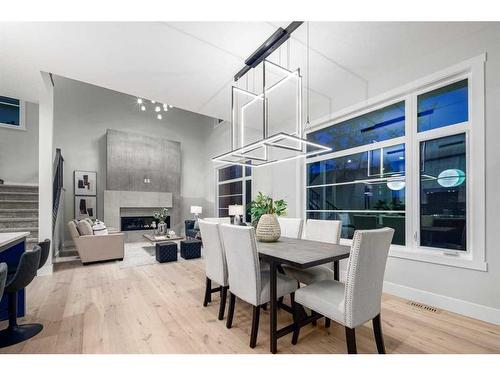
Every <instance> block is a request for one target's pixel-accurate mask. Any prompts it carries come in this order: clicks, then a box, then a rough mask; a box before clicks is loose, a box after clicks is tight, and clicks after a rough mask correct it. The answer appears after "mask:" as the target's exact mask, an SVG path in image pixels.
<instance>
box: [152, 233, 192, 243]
mask: <svg viewBox="0 0 500 375" xmlns="http://www.w3.org/2000/svg"><path fill="white" fill-rule="evenodd" d="M143 237H144V238H146V239H147V240H148V241H150V242H151V243H153V244H155V243H157V242H164V241H180V240H183V239H184V237H182V236H175V237H170V236H166V235H165V236H155V235H153V234H144V235H143Z"/></svg>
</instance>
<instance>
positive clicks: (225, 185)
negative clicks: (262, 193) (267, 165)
mask: <svg viewBox="0 0 500 375" xmlns="http://www.w3.org/2000/svg"><path fill="white" fill-rule="evenodd" d="M243 173H244V175H243ZM251 176H252V168H250V167H245V168H243V167H242V166H241V165H231V166H229V167H224V168H220V169H219V170H218V194H217V207H218V215H219V217H228V216H229V206H231V205H235V204H237V205H244V206H245V212H246V214H245V220H246V222H250V221H251V217H250V210H249V207H250V202H251V200H252V179H251Z"/></svg>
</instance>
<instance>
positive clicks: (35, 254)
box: [5, 245, 41, 293]
mask: <svg viewBox="0 0 500 375" xmlns="http://www.w3.org/2000/svg"><path fill="white" fill-rule="evenodd" d="M40 252H41V249H40V246H38V245H35V247H34V248H33V250H32V251H26V252H24V253H23V254H22V255H21V259H20V260H19V264H18V266H17V269H16V273H15V274H14V276H13V277H12V279H11V280H10V281H9V283H8V284H7V286H6V288H5V290H6V291H7V292H8V293H11V292H16V291H18V290H20V289H23V288H26V287H27V286H28V284H29V283H31V282H32V281H33V279H34V278H35V276H36V271H38V265H39V264H40Z"/></svg>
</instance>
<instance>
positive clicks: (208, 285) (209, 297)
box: [203, 277, 212, 307]
mask: <svg viewBox="0 0 500 375" xmlns="http://www.w3.org/2000/svg"><path fill="white" fill-rule="evenodd" d="M209 302H212V280H210V279H209V278H208V277H207V279H206V281H205V299H204V300H203V306H204V307H207V305H208V303H209Z"/></svg>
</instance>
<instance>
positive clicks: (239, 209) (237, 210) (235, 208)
mask: <svg viewBox="0 0 500 375" xmlns="http://www.w3.org/2000/svg"><path fill="white" fill-rule="evenodd" d="M228 208H229V216H234V225H240V224H241V222H242V220H241V216H242V215H243V214H244V210H243V206H242V205H238V204H235V205H231V206H229V207H228Z"/></svg>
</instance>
